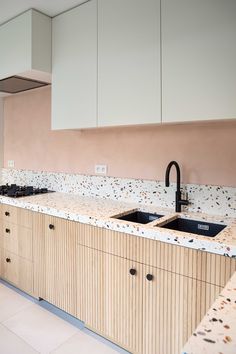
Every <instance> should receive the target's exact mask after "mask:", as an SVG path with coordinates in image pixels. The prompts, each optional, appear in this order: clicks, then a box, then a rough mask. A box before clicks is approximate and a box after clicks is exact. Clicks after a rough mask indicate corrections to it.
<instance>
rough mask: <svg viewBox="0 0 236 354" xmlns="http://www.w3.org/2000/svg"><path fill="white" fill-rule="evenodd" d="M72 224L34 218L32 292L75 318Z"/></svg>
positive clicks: (50, 218)
mask: <svg viewBox="0 0 236 354" xmlns="http://www.w3.org/2000/svg"><path fill="white" fill-rule="evenodd" d="M75 225H76V224H75V223H73V222H69V221H67V220H63V219H60V218H55V217H52V216H48V215H42V214H39V213H35V214H34V222H33V229H34V240H33V242H34V292H35V294H36V295H37V296H38V297H41V298H43V299H44V300H46V301H48V302H50V303H51V304H53V305H55V306H57V307H59V308H61V309H62V310H64V311H66V312H68V313H70V314H72V315H75V314H76V266H75V264H76V242H75V240H76V237H75V235H76V228H75Z"/></svg>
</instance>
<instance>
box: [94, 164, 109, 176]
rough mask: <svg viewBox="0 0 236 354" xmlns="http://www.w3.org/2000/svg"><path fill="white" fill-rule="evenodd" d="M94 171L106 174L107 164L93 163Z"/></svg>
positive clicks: (98, 173)
mask: <svg viewBox="0 0 236 354" xmlns="http://www.w3.org/2000/svg"><path fill="white" fill-rule="evenodd" d="M95 173H96V174H97V175H106V174H107V165H95Z"/></svg>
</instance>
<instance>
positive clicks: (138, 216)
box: [115, 211, 163, 224]
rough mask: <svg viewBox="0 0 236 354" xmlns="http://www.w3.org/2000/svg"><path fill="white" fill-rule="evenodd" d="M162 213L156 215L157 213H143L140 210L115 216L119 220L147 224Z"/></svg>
mask: <svg viewBox="0 0 236 354" xmlns="http://www.w3.org/2000/svg"><path fill="white" fill-rule="evenodd" d="M162 216H163V215H157V214H151V213H145V212H142V211H134V212H132V213H130V214H126V215H123V216H118V217H115V218H116V219H119V220H126V221H131V222H136V223H139V224H148V223H149V222H152V221H154V220H156V219H159V218H161V217H162Z"/></svg>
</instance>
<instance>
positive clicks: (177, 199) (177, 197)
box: [165, 161, 189, 213]
mask: <svg viewBox="0 0 236 354" xmlns="http://www.w3.org/2000/svg"><path fill="white" fill-rule="evenodd" d="M172 166H175V168H176V173H177V189H176V193H175V211H176V212H177V213H178V212H180V211H181V206H182V205H188V204H189V202H188V200H183V199H182V198H181V191H180V168H179V164H178V163H177V162H176V161H171V162H170V163H169V164H168V166H167V168H166V176H165V182H166V187H169V186H170V170H171V167H172Z"/></svg>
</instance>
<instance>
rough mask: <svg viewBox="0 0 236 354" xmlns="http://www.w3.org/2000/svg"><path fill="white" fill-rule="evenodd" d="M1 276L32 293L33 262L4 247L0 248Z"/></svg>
mask: <svg viewBox="0 0 236 354" xmlns="http://www.w3.org/2000/svg"><path fill="white" fill-rule="evenodd" d="M1 277H2V278H3V279H4V280H6V281H8V282H10V283H12V284H13V285H15V286H16V287H18V288H20V289H21V290H23V291H25V292H27V293H28V294H31V295H32V294H33V263H32V262H31V261H29V260H27V259H25V258H22V257H19V256H18V255H16V254H15V253H12V252H9V251H8V250H5V249H2V250H1Z"/></svg>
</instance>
